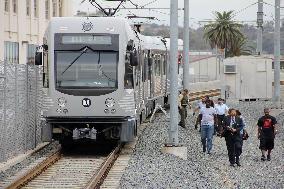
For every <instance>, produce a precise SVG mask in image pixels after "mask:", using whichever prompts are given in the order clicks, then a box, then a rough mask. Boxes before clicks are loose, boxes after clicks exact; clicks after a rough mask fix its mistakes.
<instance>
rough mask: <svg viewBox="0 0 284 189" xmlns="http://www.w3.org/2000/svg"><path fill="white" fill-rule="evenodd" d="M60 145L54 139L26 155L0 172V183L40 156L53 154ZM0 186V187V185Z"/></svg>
mask: <svg viewBox="0 0 284 189" xmlns="http://www.w3.org/2000/svg"><path fill="white" fill-rule="evenodd" d="M59 147H60V145H59V143H58V142H57V141H54V142H52V143H50V144H48V145H47V146H45V147H44V148H42V149H41V150H39V151H38V152H36V153H34V154H32V155H31V156H28V157H27V158H26V159H24V160H23V161H21V162H19V163H17V164H15V165H13V166H11V167H10V168H9V169H7V170H5V171H4V172H2V171H1V172H0V183H2V182H5V181H7V179H8V178H9V177H12V176H14V175H15V174H17V173H18V172H19V171H21V170H23V169H24V168H26V167H28V166H29V165H30V164H32V163H33V162H35V161H36V160H38V159H39V158H42V157H48V156H50V155H51V154H53V153H54V152H55V151H56V150H57V149H58V148H59ZM0 188H1V187H0Z"/></svg>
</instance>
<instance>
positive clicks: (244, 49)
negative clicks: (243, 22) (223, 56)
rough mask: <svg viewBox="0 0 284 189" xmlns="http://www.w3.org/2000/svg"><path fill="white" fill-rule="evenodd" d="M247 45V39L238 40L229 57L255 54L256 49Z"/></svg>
mask: <svg viewBox="0 0 284 189" xmlns="http://www.w3.org/2000/svg"><path fill="white" fill-rule="evenodd" d="M247 44H248V41H247V39H246V38H241V39H239V40H236V41H235V42H234V44H233V46H232V48H231V50H230V51H229V52H228V54H227V57H231V56H240V55H251V54H253V52H254V51H255V48H254V47H253V46H250V45H247Z"/></svg>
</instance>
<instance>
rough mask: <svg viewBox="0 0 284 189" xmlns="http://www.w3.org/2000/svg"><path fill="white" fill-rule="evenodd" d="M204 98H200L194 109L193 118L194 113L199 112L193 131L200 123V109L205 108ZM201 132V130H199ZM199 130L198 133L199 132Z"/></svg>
mask: <svg viewBox="0 0 284 189" xmlns="http://www.w3.org/2000/svg"><path fill="white" fill-rule="evenodd" d="M205 102H206V98H202V99H201V101H200V102H198V104H197V107H196V108H195V109H194V111H193V116H194V115H195V112H197V111H198V110H199V115H198V117H197V119H196V122H195V129H197V126H198V124H200V121H201V114H200V110H201V109H202V108H205V106H206V103H205ZM200 130H201V129H200ZM200 130H199V131H200Z"/></svg>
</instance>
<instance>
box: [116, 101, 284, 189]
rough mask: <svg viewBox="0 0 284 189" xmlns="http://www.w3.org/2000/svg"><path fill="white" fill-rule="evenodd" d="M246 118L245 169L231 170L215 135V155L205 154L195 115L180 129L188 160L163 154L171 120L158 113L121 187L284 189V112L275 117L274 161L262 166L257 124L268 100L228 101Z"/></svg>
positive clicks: (150, 124) (141, 138)
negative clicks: (276, 129)
mask: <svg viewBox="0 0 284 189" xmlns="http://www.w3.org/2000/svg"><path fill="white" fill-rule="evenodd" d="M228 105H229V106H230V107H233V108H237V109H239V110H240V111H241V112H242V114H243V116H244V117H245V120H246V123H247V130H248V133H249V135H250V137H249V139H248V140H247V141H244V145H243V154H242V156H241V164H242V166H241V167H230V166H229V161H228V156H227V149H226V144H225V140H224V138H219V137H214V139H213V150H212V154H211V155H207V154H206V155H205V154H204V153H202V148H201V142H200V134H199V132H198V131H196V130H194V126H193V120H195V118H194V119H193V117H192V116H191V115H190V116H189V117H188V121H187V123H188V124H187V126H188V129H183V128H181V127H179V139H180V143H183V144H185V146H187V149H188V154H187V156H188V159H187V160H182V159H179V158H177V157H175V156H173V155H170V154H163V153H162V152H161V148H162V146H163V145H164V143H165V141H166V140H167V137H168V134H167V127H168V125H169V122H167V121H166V118H165V116H164V115H163V114H157V115H158V116H157V118H156V119H155V120H154V123H148V124H147V127H146V128H145V130H144V131H143V134H142V136H141V137H140V138H139V140H138V143H137V145H136V149H135V152H134V154H133V156H132V158H131V160H130V163H129V165H128V167H127V169H126V171H125V173H124V175H123V177H122V179H121V183H120V188H123V189H124V188H131V189H132V188H139V189H140V188H155V189H156V188H218V189H219V188H274V189H278V188H279V189H283V188H284V160H283V158H284V129H283V122H284V113H282V114H280V115H279V116H277V119H278V123H279V126H280V127H279V129H278V130H279V133H278V135H277V137H276V139H275V148H274V150H273V151H272V154H271V161H270V162H268V161H265V162H262V161H261V160H260V156H261V152H260V150H259V149H258V145H259V140H258V139H257V137H256V130H257V127H256V121H257V119H258V118H259V117H260V116H261V115H262V112H263V108H264V106H265V107H272V104H271V103H270V102H263V101H259V102H230V103H228Z"/></svg>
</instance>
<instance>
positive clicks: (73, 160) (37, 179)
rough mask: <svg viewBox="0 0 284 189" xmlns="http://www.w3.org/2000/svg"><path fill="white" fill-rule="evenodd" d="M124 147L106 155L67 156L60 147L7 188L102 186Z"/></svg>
mask: <svg viewBox="0 0 284 189" xmlns="http://www.w3.org/2000/svg"><path fill="white" fill-rule="evenodd" d="M122 146H123V145H122V144H119V145H118V146H117V147H116V148H115V149H114V150H113V151H112V152H111V153H110V154H109V155H105V156H94V155H92V156H90V155H87V156H82V155H80V156H68V155H66V156H65V155H63V154H62V153H61V150H58V151H57V152H55V153H54V154H52V155H51V156H50V157H49V158H47V159H46V160H44V161H43V162H41V163H40V164H38V165H37V166H36V167H34V168H33V169H31V170H29V171H27V172H25V173H23V174H22V175H20V176H18V177H17V178H16V179H15V181H14V182H12V183H11V184H9V185H7V186H5V187H4V188H7V189H17V188H23V189H39V188H56V189H61V188H65V189H67V188H68V189H71V188H84V189H93V188H99V186H100V185H101V184H102V182H103V180H104V178H105V177H106V175H107V172H108V171H109V169H110V168H111V167H112V165H113V164H114V162H115V160H116V158H117V157H118V155H119V152H120V150H121V148H122Z"/></svg>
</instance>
